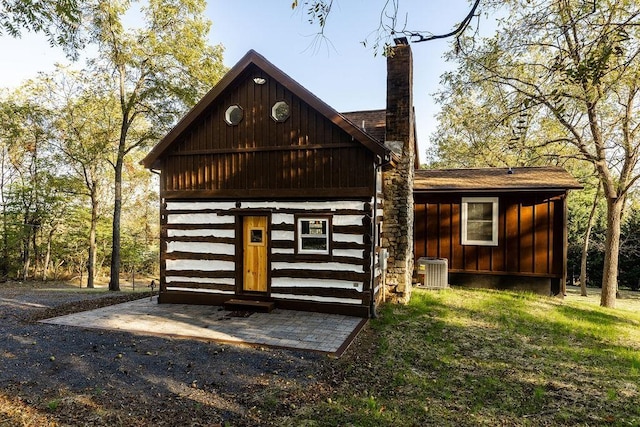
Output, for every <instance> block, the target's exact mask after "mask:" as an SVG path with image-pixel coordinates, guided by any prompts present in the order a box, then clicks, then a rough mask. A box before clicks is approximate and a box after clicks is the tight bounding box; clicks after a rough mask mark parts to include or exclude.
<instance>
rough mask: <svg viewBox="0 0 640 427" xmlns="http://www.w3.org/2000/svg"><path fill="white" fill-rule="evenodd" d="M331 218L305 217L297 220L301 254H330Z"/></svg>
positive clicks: (298, 243)
mask: <svg viewBox="0 0 640 427" xmlns="http://www.w3.org/2000/svg"><path fill="white" fill-rule="evenodd" d="M330 229H331V221H330V218H328V217H327V218H303V217H300V218H298V219H297V221H296V231H297V240H298V242H297V246H298V247H297V249H298V253H299V254H317V255H329V249H330V248H329V242H330V237H331V236H330Z"/></svg>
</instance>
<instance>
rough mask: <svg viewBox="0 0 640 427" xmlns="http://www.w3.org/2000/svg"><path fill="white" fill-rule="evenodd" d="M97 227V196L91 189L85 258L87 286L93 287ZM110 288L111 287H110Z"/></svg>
mask: <svg viewBox="0 0 640 427" xmlns="http://www.w3.org/2000/svg"><path fill="white" fill-rule="evenodd" d="M97 228H98V197H97V195H96V191H95V188H93V189H92V190H91V226H90V228H89V259H88V260H87V288H90V289H93V287H94V280H95V276H96V229H97ZM110 289H111V288H110Z"/></svg>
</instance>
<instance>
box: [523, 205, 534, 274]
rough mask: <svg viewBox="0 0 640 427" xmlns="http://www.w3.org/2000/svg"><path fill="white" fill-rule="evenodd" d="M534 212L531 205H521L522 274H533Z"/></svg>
mask: <svg viewBox="0 0 640 427" xmlns="http://www.w3.org/2000/svg"><path fill="white" fill-rule="evenodd" d="M533 234H534V211H533V206H532V205H531V203H521V204H520V230H519V236H520V239H519V240H520V272H521V273H533V254H534V242H533Z"/></svg>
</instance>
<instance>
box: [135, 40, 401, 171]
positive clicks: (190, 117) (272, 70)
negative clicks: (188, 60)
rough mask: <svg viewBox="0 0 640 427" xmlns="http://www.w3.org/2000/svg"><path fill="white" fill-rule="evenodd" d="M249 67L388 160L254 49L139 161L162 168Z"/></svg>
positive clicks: (374, 144) (384, 149) (381, 146)
mask: <svg viewBox="0 0 640 427" xmlns="http://www.w3.org/2000/svg"><path fill="white" fill-rule="evenodd" d="M251 64H254V65H255V66H257V67H258V68H260V69H261V70H262V71H264V72H265V73H267V74H268V75H269V76H270V77H271V78H274V79H275V80H276V81H278V83H280V84H281V85H282V86H284V87H285V88H287V89H288V90H289V91H291V92H292V93H293V94H295V95H296V96H297V97H299V98H300V99H302V100H303V101H304V102H306V103H307V104H309V105H310V106H311V107H312V108H314V109H315V110H316V111H318V112H319V113H320V114H322V115H324V116H325V117H327V118H328V119H329V120H330V121H332V122H333V123H334V124H335V125H337V126H338V127H340V128H341V129H342V130H344V131H345V132H347V133H348V134H349V135H351V137H352V138H353V139H354V140H356V141H358V142H360V143H361V144H362V145H364V146H365V147H366V148H368V149H369V150H370V151H372V152H373V153H375V154H376V155H378V156H379V157H380V159H381V160H380V163H381V164H384V163H387V162H388V161H389V160H390V150H389V149H388V148H387V147H385V146H384V144H382V143H381V142H379V141H377V140H375V139H374V138H372V137H371V136H370V135H369V134H367V133H366V132H364V131H363V130H361V129H360V128H359V127H357V126H356V125H354V124H353V123H351V122H350V121H349V120H347V119H346V118H345V117H344V116H343V115H342V114H340V113H338V112H337V111H336V110H334V109H333V108H331V107H330V106H329V105H328V104H326V103H325V102H324V101H322V100H321V99H320V98H318V97H317V96H315V95H314V94H313V93H311V92H310V91H309V90H308V89H306V88H305V87H304V86H302V85H301V84H299V83H298V82H296V81H295V80H293V79H292V78H291V77H289V76H288V75H287V74H285V73H284V72H283V71H282V70H280V69H279V68H277V67H276V66H275V65H273V64H272V63H270V62H269V61H267V60H266V59H265V58H264V57H263V56H262V55H260V54H259V53H257V52H256V51H254V50H250V51H249V52H247V54H246V55H245V56H244V57H242V59H240V61H238V63H237V64H236V65H234V66H233V67H232V68H231V70H229V72H228V73H227V74H225V75H224V76H223V77H222V79H220V81H219V82H218V83H217V84H216V85H215V86H214V87H213V88H212V89H211V90H210V91H209V92H208V93H207V94H206V95H205V96H204V97H203V98H202V99H201V100H200V101H199V102H198V103H197V104H196V105H195V106H194V107H193V108H192V109H191V110H190V111H189V112H188V113H187V114H186V115H185V116H184V117H183V118H182V119H181V120H180V121H179V122H178V124H176V125H175V126H174V128H173V129H171V131H169V133H168V134H167V135H166V136H165V137H164V138H163V139H162V140H160V142H159V143H158V144H157V145H156V146H155V147H154V148H153V149H152V150H151V151H150V152H149V154H147V156H146V157H145V158H144V159H143V160H142V161H141V162H140V163H141V164H142V165H144V166H145V167H146V168H148V169H159V168H160V167H161V164H160V162H159V161H158V160H159V158H160V157H161V156H162V154H163V153H164V152H165V151H166V150H167V149H168V148H169V146H170V145H171V144H172V143H173V142H174V141H175V140H177V139H178V138H179V137H180V136H181V135H182V134H183V133H184V132H185V131H186V130H187V129H188V128H189V127H190V126H191V125H192V124H193V123H194V122H195V121H196V120H198V118H199V117H201V116H202V114H204V112H205V111H206V110H207V108H208V107H209V106H210V105H211V104H212V103H213V102H214V101H215V99H216V98H217V97H218V96H220V94H222V92H224V91H225V90H226V89H227V88H228V87H229V86H230V85H231V84H232V83H233V82H234V81H235V80H236V79H237V78H238V77H239V76H240V74H241V73H242V72H243V71H244V70H245V69H246V68H247V67H249V66H250V65H251Z"/></svg>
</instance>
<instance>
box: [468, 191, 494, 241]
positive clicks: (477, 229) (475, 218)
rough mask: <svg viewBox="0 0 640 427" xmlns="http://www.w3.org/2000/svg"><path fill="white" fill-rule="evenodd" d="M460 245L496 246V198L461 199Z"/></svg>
mask: <svg viewBox="0 0 640 427" xmlns="http://www.w3.org/2000/svg"><path fill="white" fill-rule="evenodd" d="M461 210H462V218H461V220H462V221H461V222H462V244H463V245H477V246H498V198H497V197H463V198H462V209H461Z"/></svg>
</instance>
